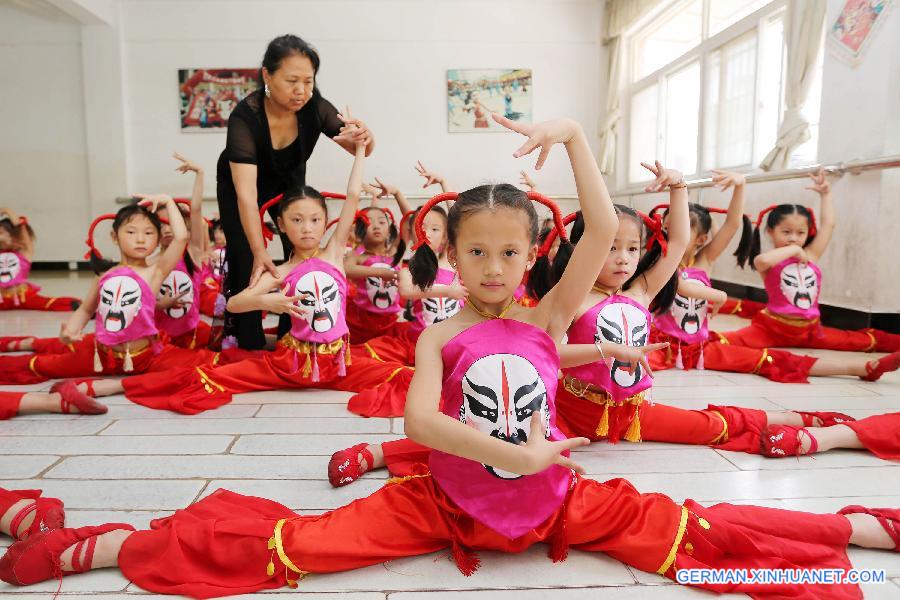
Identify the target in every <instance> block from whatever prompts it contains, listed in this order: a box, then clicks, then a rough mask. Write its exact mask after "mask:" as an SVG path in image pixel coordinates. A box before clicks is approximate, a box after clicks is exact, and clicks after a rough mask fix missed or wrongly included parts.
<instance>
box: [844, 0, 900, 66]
mask: <svg viewBox="0 0 900 600" xmlns="http://www.w3.org/2000/svg"><path fill="white" fill-rule="evenodd" d="M891 3H892V0H846V2H845V3H844V8H843V9H841V14H839V15H838V18H837V19H836V20H835V22H834V24H833V25H832V26H831V28H830V29H829V30H828V45H829V47H830V48H831V50H832V52H833V54H834V55H835V56H837V57H838V58H839V59H841V60H843V61H844V62H846V63H847V64H849V65H850V66H853V67H855V66H857V65H858V64H859V63H860V62H862V59H863V54H864V53H865V51H866V48H867V47H868V46H870V45H871V43H872V39H873V38H874V37H875V32H876V30H877V29H878V28H879V27H880V26H881V24H882V23H884V21H885V19H886V18H887V13H888V10H889V9H890V7H891Z"/></svg>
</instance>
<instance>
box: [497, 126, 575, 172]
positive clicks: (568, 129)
mask: <svg viewBox="0 0 900 600" xmlns="http://www.w3.org/2000/svg"><path fill="white" fill-rule="evenodd" d="M491 116H492V117H493V118H494V121H496V122H497V123H499V124H500V125H503V126H504V127H506V128H507V129H509V130H511V131H515V132H516V133H521V134H522V135H524V136H528V141H527V142H525V143H524V144H522V145H521V146H520V147H519V149H518V150H516V151H515V152H514V153H513V156H514V157H515V158H519V157H522V156H525V155H527V154H531V153H532V152H534V150H535V149H536V148H538V147H539V148H540V149H541V153H540V155H538V159H537V164H535V165H534V168H535V170H536V171H540V170H541V167H543V166H544V162H545V161H546V160H547V157H548V156H550V149H551V148H552V147H553V145H554V144H567V143H569V142H570V141H572V138H574V137H575V136H576V135H577V134H578V132H579V131H581V126H580V125H579V124H578V123H577V122H576V121H573V120H572V119H554V120H552V121H544V122H543V123H535V124H528V123H519V122H517V121H511V120H509V119H507V118H506V117H501V116H500V115H498V114H497V113H491Z"/></svg>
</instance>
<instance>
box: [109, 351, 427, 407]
mask: <svg viewBox="0 0 900 600" xmlns="http://www.w3.org/2000/svg"><path fill="white" fill-rule="evenodd" d="M334 358H335V356H334V355H332V354H319V355H318V369H319V375H318V378H319V380H318V381H313V378H314V377H313V376H312V375H311V374H306V375H304V370H301V368H300V367H301V366H302V365H303V360H305V357H302V359H301V358H299V357H298V353H297V352H296V351H294V350H293V349H290V348H286V347H284V346H282V345H279V346H278V347H277V348H276V349H275V350H274V351H272V352H264V353H263V354H262V356H260V357H258V358H252V359H247V360H242V361H238V362H235V363H231V364H228V365H217V366H211V367H208V368H207V367H202V368H201V367H200V366H196V367H190V368H187V369H177V370H172V371H170V372H169V373H167V374H166V376H165V377H160V376H157V375H154V374H147V375H138V376H135V377H127V378H125V379H123V380H122V385H123V386H124V387H125V396H126V397H127V398H128V399H129V400H131V401H132V402H136V403H137V404H142V405H144V406H149V407H150V408H157V409H165V410H172V411H175V412H180V413H184V414H196V413H199V412H203V411H205V410H210V409H212V408H218V407H219V406H222V405H223V404H227V403H228V402H231V397H232V396H233V395H234V394H242V393H246V392H257V391H263V390H278V389H303V388H322V389H330V390H340V391H345V392H363V393H362V394H360V395H361V396H362V401H363V402H368V403H373V404H385V405H388V406H390V405H396V404H402V403H404V402H405V401H406V390H407V389H408V388H409V382H410V380H411V379H412V373H413V370H412V369H410V368H408V367H404V366H402V365H397V364H394V363H382V362H378V361H376V360H374V359H371V358H368V357H365V356H363V355H355V356H352V358H351V361H350V364H347V365H346V373H347V374H346V375H345V376H343V377H340V376H338V368H339V367H338V366H337V365H336V364H335V361H334ZM369 396H373V397H375V399H372V400H370V399H369V398H368V397H369Z"/></svg>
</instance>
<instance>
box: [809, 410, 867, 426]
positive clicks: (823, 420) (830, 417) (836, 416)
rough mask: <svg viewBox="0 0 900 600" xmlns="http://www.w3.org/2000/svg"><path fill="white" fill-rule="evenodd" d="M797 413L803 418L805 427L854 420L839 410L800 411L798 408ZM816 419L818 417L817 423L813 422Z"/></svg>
mask: <svg viewBox="0 0 900 600" xmlns="http://www.w3.org/2000/svg"><path fill="white" fill-rule="evenodd" d="M797 414H798V415H800V418H802V419H803V425H804V426H805V427H831V426H832V425H840V424H841V423H846V422H847V421H855V420H856V419H854V418H853V417H851V416H850V415H845V414H844V413H839V412H802V411H799V410H798V411H797ZM816 419H819V421H820V423H819V424H817V423H816V422H815V420H816Z"/></svg>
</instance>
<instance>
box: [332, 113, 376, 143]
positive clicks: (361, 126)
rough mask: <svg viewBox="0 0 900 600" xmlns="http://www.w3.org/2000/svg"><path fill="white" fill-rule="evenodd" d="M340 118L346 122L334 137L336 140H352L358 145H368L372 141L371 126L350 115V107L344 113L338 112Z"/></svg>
mask: <svg viewBox="0 0 900 600" xmlns="http://www.w3.org/2000/svg"><path fill="white" fill-rule="evenodd" d="M338 119H340V120H341V122H342V123H343V124H344V126H343V127H341V128H340V130H339V131H338V134H337V135H336V136H335V137H334V141H336V142H338V143H340V142H342V141H346V142H350V143H351V144H352V145H354V146H356V145H358V144H362V145H363V146H368V145H369V144H370V143H372V131H371V130H370V129H369V126H368V125H366V124H365V123H364V122H362V121H361V120H359V119H354V118H353V117H352V116H351V115H350V107H349V106H348V107H347V108H346V109H344V114H341V113H338Z"/></svg>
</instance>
